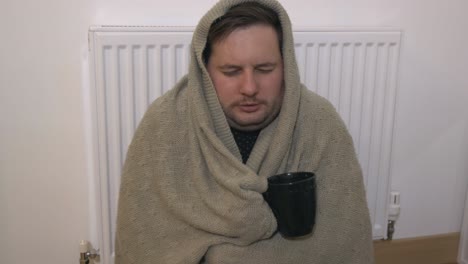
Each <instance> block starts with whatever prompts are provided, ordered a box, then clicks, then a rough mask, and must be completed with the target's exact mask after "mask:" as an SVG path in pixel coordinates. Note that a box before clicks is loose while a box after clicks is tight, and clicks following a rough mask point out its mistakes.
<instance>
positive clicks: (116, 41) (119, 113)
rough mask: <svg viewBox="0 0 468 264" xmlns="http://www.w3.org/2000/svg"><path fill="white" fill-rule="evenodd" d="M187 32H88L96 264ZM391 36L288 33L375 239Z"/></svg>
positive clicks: (382, 221) (382, 186) (106, 248)
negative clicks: (342, 129)
mask: <svg viewBox="0 0 468 264" xmlns="http://www.w3.org/2000/svg"><path fill="white" fill-rule="evenodd" d="M192 32H193V28H178V27H93V28H91V29H90V33H89V35H90V51H91V63H90V66H91V76H92V80H93V85H92V91H91V97H92V98H91V99H92V102H95V105H93V106H92V108H93V109H92V110H91V111H92V114H93V122H94V127H93V137H94V138H93V142H95V143H96V146H95V149H94V153H93V155H94V157H93V160H95V172H96V174H97V175H96V177H97V178H98V180H97V181H98V186H99V187H98V190H97V196H98V197H96V199H97V203H98V204H97V211H98V218H99V223H98V228H97V229H98V232H99V239H100V241H99V243H100V248H101V261H102V263H113V248H114V246H113V244H114V233H115V220H116V213H117V197H118V191H119V184H120V174H121V167H122V165H123V162H124V159H125V154H126V151H127V147H128V145H129V143H130V141H131V139H132V136H133V133H134V131H135V128H136V126H137V125H138V122H139V121H140V119H141V118H142V116H143V114H144V112H145V110H146V108H147V107H148V105H149V104H150V103H151V102H152V101H153V100H154V99H155V98H157V97H158V96H160V95H162V94H163V93H164V92H165V91H167V90H169V89H170V88H172V87H173V85H174V84H175V83H176V81H177V80H178V79H180V78H181V77H182V76H183V75H184V74H185V73H186V72H187V70H188V65H189V47H190V41H191V35H192ZM400 35H401V34H400V32H398V31H323V30H322V31H317V30H295V31H294V37H295V42H296V56H297V61H298V64H299V69H300V73H301V79H302V82H303V83H305V84H306V86H307V87H308V88H309V89H311V90H313V91H315V92H317V93H318V94H320V95H322V96H324V97H326V98H328V99H329V100H330V101H331V102H332V103H333V105H334V106H335V107H336V109H337V110H338V112H339V113H340V115H341V117H342V118H343V120H344V121H345V123H346V125H347V126H348V128H349V130H350V133H351V135H352V137H353V139H354V143H355V146H356V151H357V153H358V157H359V161H360V163H361V165H362V168H363V172H364V178H365V179H364V180H365V184H366V190H367V200H368V204H369V209H370V213H371V219H372V223H373V236H374V238H375V239H378V238H383V237H385V234H386V227H387V216H386V211H387V201H388V194H389V173H390V171H389V170H390V157H391V146H392V134H393V133H392V131H393V123H394V108H395V95H396V94H395V93H396V86H397V72H398V70H397V68H398V57H399V47H400Z"/></svg>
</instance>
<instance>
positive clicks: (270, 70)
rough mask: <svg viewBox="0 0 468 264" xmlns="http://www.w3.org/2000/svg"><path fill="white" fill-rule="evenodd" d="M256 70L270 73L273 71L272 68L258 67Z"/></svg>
mask: <svg viewBox="0 0 468 264" xmlns="http://www.w3.org/2000/svg"><path fill="white" fill-rule="evenodd" d="M257 71H258V72H260V73H270V72H272V71H273V68H258V69H257Z"/></svg>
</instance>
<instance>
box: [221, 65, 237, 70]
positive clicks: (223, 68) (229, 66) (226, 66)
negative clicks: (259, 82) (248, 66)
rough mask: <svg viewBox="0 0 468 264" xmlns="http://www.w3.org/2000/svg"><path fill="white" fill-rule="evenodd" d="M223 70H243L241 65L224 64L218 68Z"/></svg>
mask: <svg viewBox="0 0 468 264" xmlns="http://www.w3.org/2000/svg"><path fill="white" fill-rule="evenodd" d="M218 68H219V69H221V70H232V69H239V68H242V67H241V66H239V65H234V64H224V65H221V66H219V67H218Z"/></svg>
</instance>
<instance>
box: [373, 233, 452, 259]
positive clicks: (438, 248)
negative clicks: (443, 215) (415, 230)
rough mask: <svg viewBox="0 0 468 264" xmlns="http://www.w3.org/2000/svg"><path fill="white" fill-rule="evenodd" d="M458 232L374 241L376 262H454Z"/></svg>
mask: <svg viewBox="0 0 468 264" xmlns="http://www.w3.org/2000/svg"><path fill="white" fill-rule="evenodd" d="M459 240H460V233H450V234H443V235H436V236H427V237H417V238H407V239H396V240H392V241H374V253H375V260H376V261H375V263H376V264H396V263H398V264H456V263H457V255H458V243H459Z"/></svg>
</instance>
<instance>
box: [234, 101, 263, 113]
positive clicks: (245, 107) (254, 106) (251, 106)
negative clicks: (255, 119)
mask: <svg viewBox="0 0 468 264" xmlns="http://www.w3.org/2000/svg"><path fill="white" fill-rule="evenodd" d="M239 108H240V109H241V110H242V111H243V112H246V113H253V112H255V111H257V110H258V109H259V108H260V104H259V103H243V104H240V105H239Z"/></svg>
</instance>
